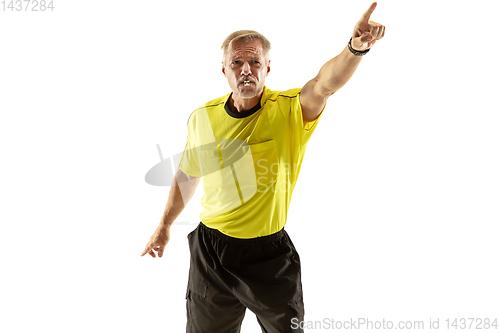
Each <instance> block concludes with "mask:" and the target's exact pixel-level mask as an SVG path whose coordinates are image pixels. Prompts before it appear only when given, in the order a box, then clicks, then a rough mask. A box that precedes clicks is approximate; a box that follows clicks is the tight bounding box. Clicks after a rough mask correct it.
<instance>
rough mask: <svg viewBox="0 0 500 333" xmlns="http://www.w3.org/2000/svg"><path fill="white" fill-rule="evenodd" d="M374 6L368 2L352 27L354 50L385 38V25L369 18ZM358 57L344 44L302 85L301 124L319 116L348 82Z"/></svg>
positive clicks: (363, 48) (359, 60) (370, 45)
mask: <svg viewBox="0 0 500 333" xmlns="http://www.w3.org/2000/svg"><path fill="white" fill-rule="evenodd" d="M375 7H377V3H376V2H374V3H372V4H371V5H370V7H369V8H368V10H367V11H366V12H365V13H364V14H363V16H362V17H361V19H360V20H359V21H358V23H356V26H355V27H354V31H353V33H352V42H351V46H352V48H353V49H354V50H355V51H365V50H367V49H370V48H371V47H372V46H373V45H374V44H375V42H376V41H377V40H379V39H382V38H383V37H384V34H385V27H384V26H383V25H381V24H379V23H375V22H372V21H369V19H370V15H371V14H372V13H373V11H374V10H375ZM361 59H362V56H356V55H354V54H353V53H352V52H351V51H349V48H348V47H347V46H346V47H345V48H344V50H343V51H342V53H340V54H339V55H338V56H336V57H335V58H333V59H331V60H329V61H328V62H327V63H326V64H324V65H323V67H321V69H320V71H319V73H318V75H317V76H316V77H315V78H314V79H312V80H310V81H309V82H307V83H306V84H305V85H304V87H303V88H302V90H301V92H300V104H301V106H302V117H303V119H304V125H305V124H306V123H308V122H310V121H313V120H315V119H316V118H318V117H319V115H320V113H321V111H322V110H323V108H324V107H325V104H326V101H327V99H328V97H330V96H331V95H333V94H334V93H335V92H336V91H337V90H339V89H340V88H342V87H343V86H344V85H345V84H346V83H347V81H349V79H350V78H351V76H352V75H353V74H354V72H355V71H356V68H357V67H358V65H359V63H360V62H361Z"/></svg>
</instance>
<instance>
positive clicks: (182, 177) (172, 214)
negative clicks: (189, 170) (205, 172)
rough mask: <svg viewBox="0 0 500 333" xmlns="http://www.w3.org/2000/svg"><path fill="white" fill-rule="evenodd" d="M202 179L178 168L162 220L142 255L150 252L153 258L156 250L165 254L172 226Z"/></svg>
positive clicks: (160, 254)
mask: <svg viewBox="0 0 500 333" xmlns="http://www.w3.org/2000/svg"><path fill="white" fill-rule="evenodd" d="M200 179H201V177H192V176H190V175H188V174H186V173H184V172H183V171H182V170H181V169H180V168H179V169H177V172H176V173H175V176H174V180H173V181H172V186H171V188H170V193H169V195H168V201H167V206H166V207H165V211H164V212H163V216H162V218H161V220H160V225H159V226H158V228H156V231H155V232H154V233H153V236H151V238H150V239H149V242H148V244H147V245H146V248H145V249H144V251H143V252H142V254H141V256H144V255H145V254H146V253H149V254H150V255H151V256H152V257H153V258H156V254H155V252H154V251H157V252H158V257H159V258H161V257H162V256H163V252H164V250H165V246H166V245H167V244H168V241H169V240H170V227H171V226H172V223H174V221H175V219H176V218H177V217H178V216H179V214H180V213H181V212H182V211H183V210H184V207H186V205H187V204H188V202H189V200H191V198H192V197H193V194H194V192H195V190H196V187H197V186H198V184H199V182H200Z"/></svg>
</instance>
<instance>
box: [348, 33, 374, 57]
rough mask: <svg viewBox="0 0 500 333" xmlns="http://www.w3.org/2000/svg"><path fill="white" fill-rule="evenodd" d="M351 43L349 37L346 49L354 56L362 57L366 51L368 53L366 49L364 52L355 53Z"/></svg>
mask: <svg viewBox="0 0 500 333" xmlns="http://www.w3.org/2000/svg"><path fill="white" fill-rule="evenodd" d="M351 41H352V37H351V39H349V43H347V47H349V51H351V53H352V54H354V55H355V56H364V55H365V54H367V53H368V51H370V49H366V50H364V51H356V50H355V49H353V48H352V46H351Z"/></svg>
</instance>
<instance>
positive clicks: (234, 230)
mask: <svg viewBox="0 0 500 333" xmlns="http://www.w3.org/2000/svg"><path fill="white" fill-rule="evenodd" d="M300 90H301V89H300V88H296V89H290V90H287V91H271V90H270V89H268V88H267V87H264V93H263V95H262V97H261V100H260V104H257V105H256V106H255V107H254V108H253V109H251V110H248V111H245V112H243V113H236V112H233V111H231V110H230V107H229V103H230V102H229V100H230V97H231V94H232V93H229V94H227V95H225V96H222V97H220V98H217V99H214V100H212V101H210V102H208V103H206V104H205V105H203V106H201V107H199V108H197V109H196V110H195V111H194V112H193V113H191V116H190V117H189V120H188V139H187V144H186V147H185V149H184V152H183V155H182V157H181V160H180V162H179V168H180V169H181V170H182V171H183V172H185V173H187V174H189V175H192V176H195V177H200V176H202V177H203V178H202V181H203V191H204V195H203V198H202V200H201V205H202V207H203V212H202V213H201V214H200V220H201V222H202V223H203V224H204V225H206V226H207V227H209V228H214V229H218V230H219V231H221V232H222V233H224V234H226V235H228V236H231V237H236V238H255V237H261V236H267V235H270V234H273V233H276V232H278V231H280V230H281V229H282V228H283V227H284V226H285V223H286V219H287V213H288V206H289V204H290V200H291V198H292V192H293V189H294V187H295V182H296V181H297V178H298V176H299V172H300V166H301V163H302V160H303V158H304V154H305V150H306V146H307V143H308V141H309V139H310V138H311V135H312V133H313V132H314V130H315V128H316V126H317V124H318V122H319V119H320V118H321V115H322V114H323V112H322V113H321V114H320V116H319V117H318V118H317V119H315V120H314V121H312V122H309V123H307V124H306V126H304V123H303V118H302V108H301V105H300V101H299V96H300ZM323 110H324V109H323Z"/></svg>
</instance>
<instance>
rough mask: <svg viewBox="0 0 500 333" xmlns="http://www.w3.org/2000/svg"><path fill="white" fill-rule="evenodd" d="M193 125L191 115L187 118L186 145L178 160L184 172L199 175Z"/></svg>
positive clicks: (194, 175)
mask: <svg viewBox="0 0 500 333" xmlns="http://www.w3.org/2000/svg"><path fill="white" fill-rule="evenodd" d="M193 131H194V126H193V116H192V115H191V116H190V117H189V120H188V137H187V142H186V146H185V147H184V151H183V153H182V157H181V160H180V162H179V169H181V170H182V171H183V172H184V173H186V174H188V175H190V176H193V177H200V176H201V172H200V163H199V157H198V149H197V145H196V142H195V141H196V135H194V132H193Z"/></svg>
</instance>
